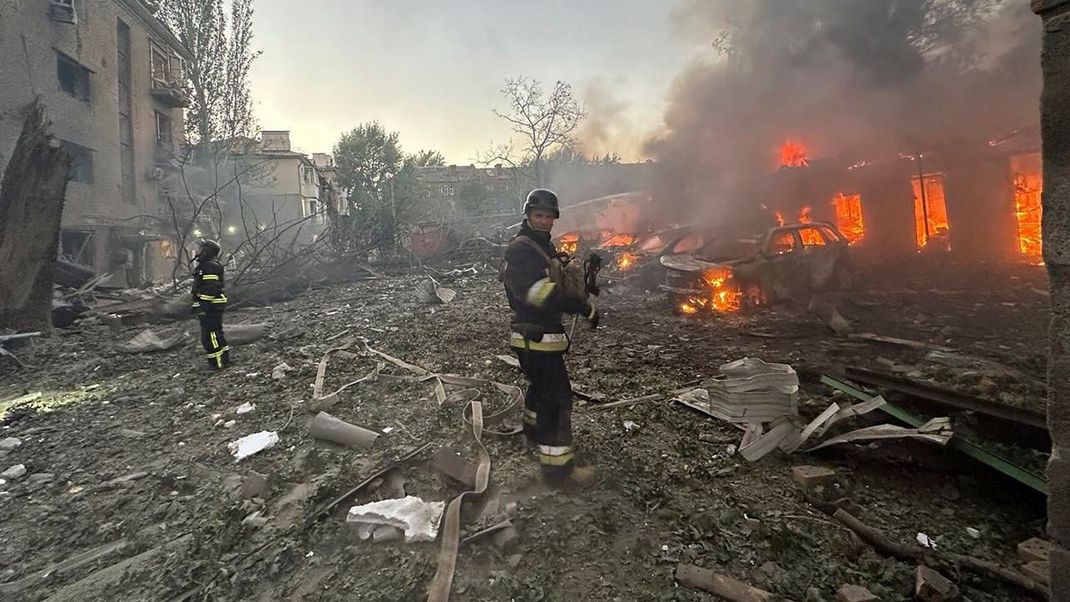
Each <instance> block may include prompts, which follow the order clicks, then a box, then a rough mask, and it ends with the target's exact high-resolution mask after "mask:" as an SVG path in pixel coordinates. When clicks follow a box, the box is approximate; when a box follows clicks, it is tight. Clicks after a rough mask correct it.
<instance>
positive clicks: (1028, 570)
mask: <svg viewBox="0 0 1070 602" xmlns="http://www.w3.org/2000/svg"><path fill="white" fill-rule="evenodd" d="M1022 572H1023V573H1025V576H1026V577H1029V578H1030V579H1032V580H1033V581H1036V582H1037V583H1042V584H1044V585H1048V584H1049V583H1051V564H1050V563H1049V562H1048V561H1047V560H1034V561H1032V562H1027V563H1025V564H1023V565H1022Z"/></svg>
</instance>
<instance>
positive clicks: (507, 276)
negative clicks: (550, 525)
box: [500, 188, 599, 488]
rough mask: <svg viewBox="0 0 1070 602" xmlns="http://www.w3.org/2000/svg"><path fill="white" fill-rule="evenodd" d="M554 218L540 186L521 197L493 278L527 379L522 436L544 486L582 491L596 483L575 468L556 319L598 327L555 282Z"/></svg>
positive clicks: (594, 316)
mask: <svg viewBox="0 0 1070 602" xmlns="http://www.w3.org/2000/svg"><path fill="white" fill-rule="evenodd" d="M560 216H561V211H560V209H559V208H558V201H557V195H556V194H554V193H553V192H552V191H550V190H545V189H541V188H540V189H535V190H532V191H531V192H530V193H528V196H527V200H526V201H525V203H524V218H525V219H524V222H523V224H521V226H520V231H519V232H518V233H517V235H516V237H515V238H514V239H513V240H512V241H511V242H510V243H509V246H508V248H507V249H506V252H505V263H504V266H503V269H502V273H501V278H500V279H501V281H502V283H503V284H504V285H505V294H506V297H508V299H509V307H510V308H511V309H512V310H513V317H512V323H511V330H512V332H511V334H510V339H509V343H510V346H511V347H512V348H513V350H514V351H515V352H516V354H517V357H518V358H519V359H520V367H521V370H523V372H524V376H525V377H526V379H527V381H528V387H527V391H526V392H525V396H524V434H525V435H526V436H527V439H528V442H529V443H531V444H533V445H535V446H536V448H537V450H538V457H539V465H540V468H541V472H542V476H543V479H544V480H546V481H547V482H548V483H550V484H551V485H556V486H563V487H578V488H585V487H589V486H591V485H594V484H595V483H596V482H597V478H596V475H595V472H594V470H592V469H590V468H581V467H578V466H576V462H575V457H574V456H575V451H574V448H573V444H572V418H571V414H572V385H571V384H570V383H569V378H568V371H567V369H566V367H565V353H566V352H567V351H568V348H569V339H568V335H566V334H565V328H564V326H563V324H562V322H561V318H562V315H563V314H573V315H582V316H584V317H585V318H586V319H587V320H588V321H589V322H590V323H591V324H592V326H597V324H598V319H599V313H598V311H597V310H596V309H595V307H594V305H593V304H592V303H591V302H589V301H588V300H587V295H586V293H584V292H583V291H577V290H576V286H569V285H568V283H567V282H566V280H568V279H567V278H566V277H563V276H562V274H563V272H565V271H566V270H564V269H562V266H563V263H567V261H568V258H567V256H564V257H562V255H564V254H559V253H557V251H556V250H555V249H554V246H553V244H552V243H551V242H550V231H551V230H552V229H553V225H554V220H556V219H558V218H559V217H560ZM563 260H564V262H563ZM580 288H582V287H580Z"/></svg>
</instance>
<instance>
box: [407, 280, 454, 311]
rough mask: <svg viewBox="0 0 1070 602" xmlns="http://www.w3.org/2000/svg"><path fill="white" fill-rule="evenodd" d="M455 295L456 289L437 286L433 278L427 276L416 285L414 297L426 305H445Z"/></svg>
mask: <svg viewBox="0 0 1070 602" xmlns="http://www.w3.org/2000/svg"><path fill="white" fill-rule="evenodd" d="M456 296H457V291H455V290H453V289H449V288H446V287H444V286H439V285H438V282H436V281H435V279H434V278H428V279H427V280H424V281H423V282H421V283H420V284H418V285H417V286H416V298H417V299H419V300H420V301H421V302H423V303H426V304H428V305H445V304H447V303H449V302H450V301H453V299H454V298H455V297H456Z"/></svg>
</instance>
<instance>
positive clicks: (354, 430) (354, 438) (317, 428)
mask: <svg viewBox="0 0 1070 602" xmlns="http://www.w3.org/2000/svg"><path fill="white" fill-rule="evenodd" d="M308 433H309V434H310V435H312V436H313V437H315V438H317V439H323V440H324V441H331V442H333V443H338V444H340V445H347V446H355V447H363V448H364V449H371V448H372V446H374V445H375V440H376V439H377V438H378V437H379V433H377V432H375V431H369V430H368V429H366V428H361V427H359V426H357V425H355V424H350V423H348V422H346V421H344V420H339V419H338V418H335V417H334V416H331V415H330V414H328V413H327V412H320V413H319V414H316V417H315V418H313V419H312V423H311V424H309V427H308Z"/></svg>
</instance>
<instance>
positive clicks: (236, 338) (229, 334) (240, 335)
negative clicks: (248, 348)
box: [223, 324, 268, 345]
mask: <svg viewBox="0 0 1070 602" xmlns="http://www.w3.org/2000/svg"><path fill="white" fill-rule="evenodd" d="M267 327H268V325H267V324H225V325H224V326H223V334H224V336H226V338H227V344H228V345H248V344H249V343H255V342H256V341H259V340H260V339H262V338H264V334H265V333H267Z"/></svg>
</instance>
